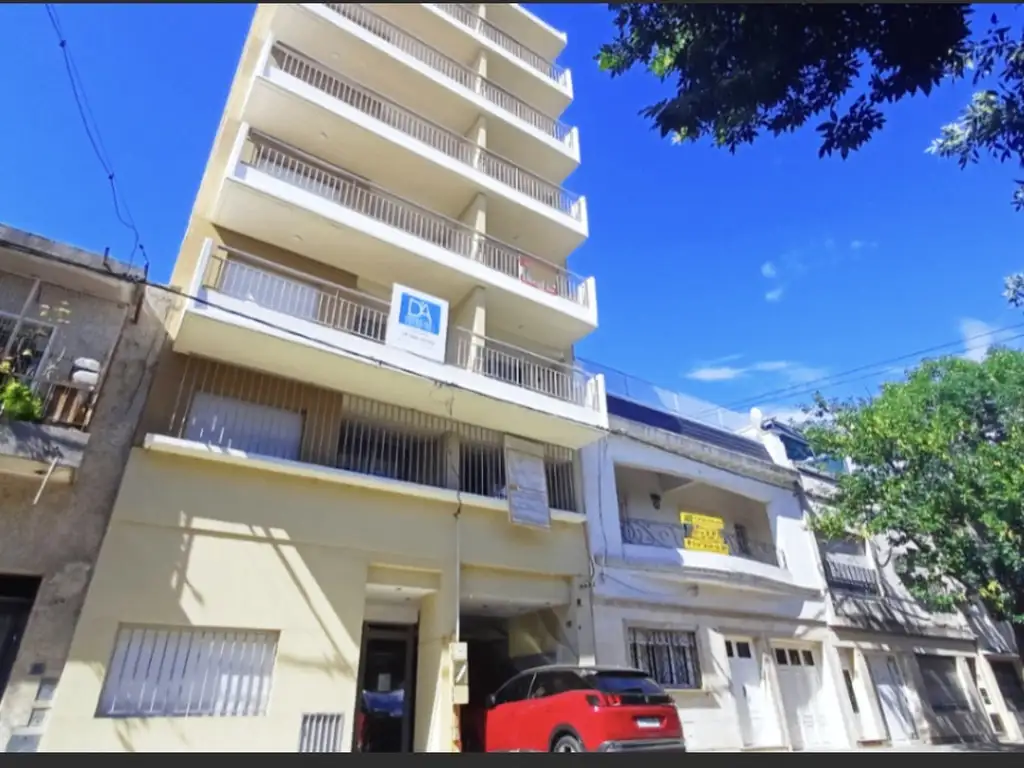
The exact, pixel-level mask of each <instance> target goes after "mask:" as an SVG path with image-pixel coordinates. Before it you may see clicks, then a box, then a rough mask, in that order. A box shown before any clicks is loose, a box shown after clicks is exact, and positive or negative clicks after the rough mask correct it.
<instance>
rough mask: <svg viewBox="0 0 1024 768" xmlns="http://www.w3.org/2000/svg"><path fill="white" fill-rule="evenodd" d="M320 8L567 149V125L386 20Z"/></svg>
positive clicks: (362, 11) (359, 9)
mask: <svg viewBox="0 0 1024 768" xmlns="http://www.w3.org/2000/svg"><path fill="white" fill-rule="evenodd" d="M324 5H325V6H326V7H327V8H329V9H330V10H332V11H334V12H335V13H337V14H339V15H341V16H344V17H345V18H346V19H348V20H349V21H351V22H353V23H355V24H358V25H359V26H360V27H362V28H363V29H365V30H367V31H368V32H370V33H371V34H373V35H375V36H376V37H379V38H380V39H382V40H384V41H385V42H387V43H390V44H391V45H393V46H395V47H396V48H398V49H399V50H401V51H402V52H403V53H406V54H408V55H409V56H412V57H413V58H414V59H417V60H419V61H421V62H423V63H424V64H426V65H427V66H428V67H430V68H431V69H433V70H435V71H437V72H440V73H441V74H442V75H444V76H445V77H447V78H449V79H450V80H453V81H455V82H456V83H458V84H459V85H461V86H463V87H464V88H467V89H469V90H470V91H473V92H475V93H479V94H480V95H481V96H483V97H484V98H485V99H487V100H488V101H490V102H491V103H492V104H494V105H495V106H497V107H500V108H501V109H503V110H505V111H506V112H508V113H510V114H512V115H514V116H515V117H517V118H519V119H520V120H522V121H523V122H525V123H527V124H528V125H531V126H533V127H534V128H536V129H537V130H539V131H541V132H542V133H545V134H547V135H548V136H551V137H553V138H554V139H556V140H557V141H560V142H562V143H564V144H566V145H569V146H571V141H572V135H573V133H572V129H571V128H570V127H569V126H568V125H566V124H565V123H563V122H561V121H559V120H556V119H555V118H553V117H550V116H549V115H545V114H544V113H543V112H541V111H540V110H538V109H537V108H536V107H532V106H530V105H529V104H527V103H526V102H525V101H523V100H522V99H520V98H519V97H518V96H515V95H513V94H511V93H509V92H508V91H506V90H505V89H504V88H502V87H501V86H499V85H497V84H495V83H493V82H491V81H490V80H488V79H487V78H485V77H481V76H480V75H479V74H477V73H476V72H475V71H473V69H471V68H470V67H467V66H466V65H465V64H462V63H460V62H458V61H456V60H455V59H452V58H449V57H448V56H445V55H444V54H443V53H441V52H440V51H439V50H437V49H436V48H434V47H432V46H430V45H427V43H425V42H423V41H422V40H420V39H419V38H418V37H415V36H414V35H412V34H410V33H408V32H406V31H405V30H404V29H401V28H400V27H397V26H395V25H394V24H392V23H391V22H390V21H388V20H387V19H385V18H383V17H381V16H378V15H377V14H376V13H374V12H373V11H371V10H370V9H369V8H366V7H365V6H363V5H361V4H359V3H324Z"/></svg>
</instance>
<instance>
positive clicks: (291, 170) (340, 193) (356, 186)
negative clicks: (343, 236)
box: [242, 131, 592, 307]
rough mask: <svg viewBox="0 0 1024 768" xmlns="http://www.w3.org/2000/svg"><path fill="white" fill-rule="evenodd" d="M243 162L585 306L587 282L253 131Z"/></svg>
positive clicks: (587, 302)
mask: <svg viewBox="0 0 1024 768" xmlns="http://www.w3.org/2000/svg"><path fill="white" fill-rule="evenodd" d="M243 158H244V159H243V161H242V162H243V163H244V164H245V165H247V166H248V167H250V168H253V169H254V170H257V171H261V172H263V173H266V174H268V175H270V176H273V177H275V178H277V179H280V180H281V181H284V182H286V183H288V184H291V185H293V186H296V187H298V188H300V189H303V190H305V191H307V192H310V193H312V194H314V195H318V196H320V197H322V198H324V199H326V200H329V201H331V202H332V203H335V204H337V205H340V206H342V207H344V208H348V209H349V210H352V211H355V212H356V213H359V214H361V215H363V216H367V217H369V218H371V219H374V220H376V221H379V222H382V223H384V224H387V225H388V226H391V227H394V228H395V229H398V230H400V231H402V232H405V233H406V234H408V235H412V236H413V237H416V238H418V239H420V240H423V241H424V242H427V243H430V244H432V245H436V246H439V247H441V248H444V249H445V250H447V251H449V252H451V253H454V254H457V255H459V256H462V257H464V258H467V259H471V260H472V261H475V262H477V263H480V264H484V265H485V266H487V267H489V268H490V269H492V270H494V271H495V272H500V273H501V274H503V275H507V276H509V277H513V278H516V279H517V280H520V281H521V282H523V283H525V284H527V285H530V286H533V287H534V288H536V289H537V290H539V291H543V292H545V293H550V294H554V295H556V296H560V297H562V298H563V299H567V300H568V301H572V302H574V303H576V304H579V305H581V306H584V307H589V306H591V302H592V299H591V297H590V293H589V291H587V290H586V281H585V280H584V279H583V278H581V277H579V276H577V275H574V274H572V273H571V272H569V271H567V270H565V269H562V268H561V267H558V266H556V265H554V264H551V263H549V262H546V261H544V260H543V259H540V258H538V257H536V256H533V255H530V254H528V253H525V252H523V251H520V250H518V249H517V248H513V247H512V246H510V245H506V244H505V243H503V242H501V241H500V240H497V239H495V238H493V237H490V236H488V235H485V234H483V233H481V232H478V231H476V230H474V229H473V228H471V227H468V226H466V225H465V224H463V223H462V222H459V221H456V220H455V219H450V218H448V217H447V216H444V215H442V214H439V213H435V212H434V211H431V210H429V209H427V208H424V207H423V206H420V205H417V204H416V203H413V202H410V201H408V200H405V199H403V198H401V197H398V196H397V195H394V194H392V193H390V192H388V191H386V190H384V189H383V188H381V187H379V186H377V185H376V184H373V183H371V182H369V181H367V180H366V179H363V178H360V177H358V176H356V175H355V174H351V173H349V172H348V171H345V170H342V169H341V168H337V167H335V166H332V165H330V164H329V163H325V162H324V161H322V160H319V159H317V158H315V157H313V156H311V155H307V154H306V153H305V152H302V151H301V150H298V149H295V148H293V147H289V146H287V145H285V144H283V143H281V142H278V141H275V140H274V139H271V138H270V137H268V136H264V135H262V134H260V133H258V132H256V131H250V133H249V137H248V141H247V147H246V152H245V154H244V155H243Z"/></svg>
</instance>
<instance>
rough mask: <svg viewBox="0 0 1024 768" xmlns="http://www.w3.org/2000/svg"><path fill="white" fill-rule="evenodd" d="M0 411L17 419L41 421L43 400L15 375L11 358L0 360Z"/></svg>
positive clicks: (8, 416)
mask: <svg viewBox="0 0 1024 768" xmlns="http://www.w3.org/2000/svg"><path fill="white" fill-rule="evenodd" d="M0 413H2V414H3V415H4V416H6V417H7V418H8V419H13V420H15V421H41V420H42V418H43V401H42V399H40V397H39V395H37V394H36V393H35V392H33V391H32V388H31V387H30V386H28V385H27V384H24V383H23V382H21V381H19V380H18V379H17V378H16V377H15V376H14V366H13V364H12V361H11V360H9V359H8V360H4V361H3V362H0Z"/></svg>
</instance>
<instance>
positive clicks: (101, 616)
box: [41, 448, 587, 752]
mask: <svg viewBox="0 0 1024 768" xmlns="http://www.w3.org/2000/svg"><path fill="white" fill-rule="evenodd" d="M454 506H455V505H448V504H443V503H440V502H436V501H429V500H425V499H420V498H418V497H413V496H404V495H398V494H388V493H383V492H373V491H365V490H359V489H356V488H351V487H346V486H340V485H336V484H333V483H326V482H323V483H321V482H315V481H311V480H309V479H298V478H290V477H286V476H283V475H278V474H277V473H272V472H267V471H249V470H245V469H239V468H233V467H226V466H224V465H221V464H216V463H213V462H206V461H203V460H199V459H189V458H180V457H170V456H166V455H160V454H155V453H151V452H149V451H146V450H144V449H138V448H137V449H135V451H134V452H133V454H132V457H131V460H130V461H129V464H128V467H127V470H126V472H125V477H124V482H123V484H122V486H121V491H120V494H119V496H118V500H117V503H116V505H115V507H114V512H113V516H112V521H111V526H110V529H109V533H108V535H107V537H106V539H105V541H104V544H103V549H102V552H101V556H100V561H99V563H98V565H97V569H96V575H95V577H94V579H93V583H92V586H91V588H90V590H89V595H88V598H87V600H86V604H85V607H84V609H83V612H82V618H81V622H80V624H79V627H78V630H77V632H76V634H75V640H74V642H73V645H72V649H71V660H70V662H69V664H68V668H67V672H66V674H65V685H64V689H63V691H62V695H61V697H60V699H59V700H58V701H57V702H56V705H55V708H54V712H53V715H52V722H51V727H50V730H49V731H48V732H47V736H46V738H45V740H44V742H43V744H42V746H41V749H42V750H43V751H67V750H89V751H96V750H111V751H155V750H162V751H168V750H170V751H203V750H207V751H208V750H227V749H232V750H236V751H237V750H239V749H245V750H255V751H284V752H294V751H295V749H296V744H297V742H298V733H299V723H300V719H301V714H302V713H303V712H316V711H320V712H338V711H341V712H344V713H345V740H346V742H345V743H346V749H347V745H348V740H349V739H350V736H351V724H352V706H353V703H354V700H355V687H354V686H355V675H356V671H357V670H358V661H359V659H358V654H359V643H360V634H361V628H362V618H363V611H364V604H365V584H366V579H367V575H366V574H367V569H368V567H370V566H390V567H392V568H406V569H416V570H419V571H420V572H423V571H427V572H432V573H435V574H437V576H438V583H439V584H440V589H439V590H438V591H437V592H435V593H434V594H432V595H431V596H429V597H427V598H426V599H424V600H423V602H422V604H421V610H420V658H419V670H418V679H417V682H418V691H417V700H416V729H415V744H416V746H417V748H418V749H420V750H429V751H447V750H448V749H450V745H451V738H450V737H451V732H450V731H451V714H452V707H451V700H450V690H449V686H450V678H449V668H448V658H447V656H448V654H447V644H448V642H449V641H450V640H451V639H452V632H453V630H454V615H455V605H456V604H457V600H456V595H455V592H454V589H455V587H454V583H455V579H454V570H453V563H454V555H455V550H454V547H455V537H454V525H455V523H454V517H453V515H454V512H455V508H454ZM460 526H461V553H462V561H463V563H464V564H465V565H466V566H467V568H466V570H467V572H469V573H470V574H472V575H471V576H470V578H471V579H472V580H475V581H476V582H477V583H481V584H482V583H484V582H486V584H487V586H488V589H489V590H491V591H492V592H499V593H501V594H503V595H508V596H510V597H511V596H515V595H517V594H520V595H521V594H522V590H523V589H524V584H525V585H528V584H530V582H531V581H532V580H536V581H537V582H540V583H542V584H547V583H550V582H552V581H555V582H558V583H559V584H560V585H562V586H563V588H564V584H565V582H566V579H567V578H568V577H572V576H578V575H580V574H585V573H586V572H587V554H586V547H585V542H584V538H583V536H582V535H581V531H580V529H579V527H578V526H576V525H570V524H562V523H557V522H556V523H554V524H553V528H552V529H551V530H550V531H547V532H543V531H533V530H526V529H520V528H514V527H512V526H511V525H509V524H508V522H507V518H506V516H505V515H504V514H502V513H499V512H495V511H494V510H484V509H474V508H471V507H466V506H464V507H463V509H462V514H461V517H460ZM474 566H475V567H474ZM481 572H482V573H483V574H485V575H481ZM126 574H131V576H130V577H127V578H126ZM524 577H525V578H524ZM541 577H546V578H541ZM465 590H466V586H465V585H463V591H465ZM119 622H137V623H148V624H158V625H171V626H216V627H228V628H262V629H274V630H278V631H280V633H281V635H280V637H281V639H280V650H279V653H278V661H277V664H276V668H275V672H274V679H273V683H272V692H271V700H270V707H269V711H268V714H267V715H266V716H265V717H258V718H147V719H111V718H96V717H94V713H95V710H96V705H97V701H98V699H99V693H100V688H101V685H102V681H103V676H104V670H105V668H106V665H107V663H108V660H109V658H110V654H111V650H112V647H113V646H112V644H113V639H114V634H115V632H116V629H117V626H118V623H119Z"/></svg>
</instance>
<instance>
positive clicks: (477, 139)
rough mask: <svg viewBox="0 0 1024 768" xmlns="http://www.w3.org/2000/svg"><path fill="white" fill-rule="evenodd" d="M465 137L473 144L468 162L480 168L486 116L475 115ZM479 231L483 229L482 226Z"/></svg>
mask: <svg viewBox="0 0 1024 768" xmlns="http://www.w3.org/2000/svg"><path fill="white" fill-rule="evenodd" d="M466 138H467V139H469V140H470V141H471V142H473V145H474V146H473V154H472V157H471V159H470V163H471V164H472V166H473V167H474V168H476V169H477V170H481V162H482V160H483V154H484V152H483V151H484V150H485V149H487V118H486V117H484V116H483V115H480V116H479V117H477V119H476V122H475V123H473V125H471V126H470V127H469V130H468V131H466ZM466 223H469V222H466ZM471 226H472V225H471ZM481 231H483V230H482V228H481Z"/></svg>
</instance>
